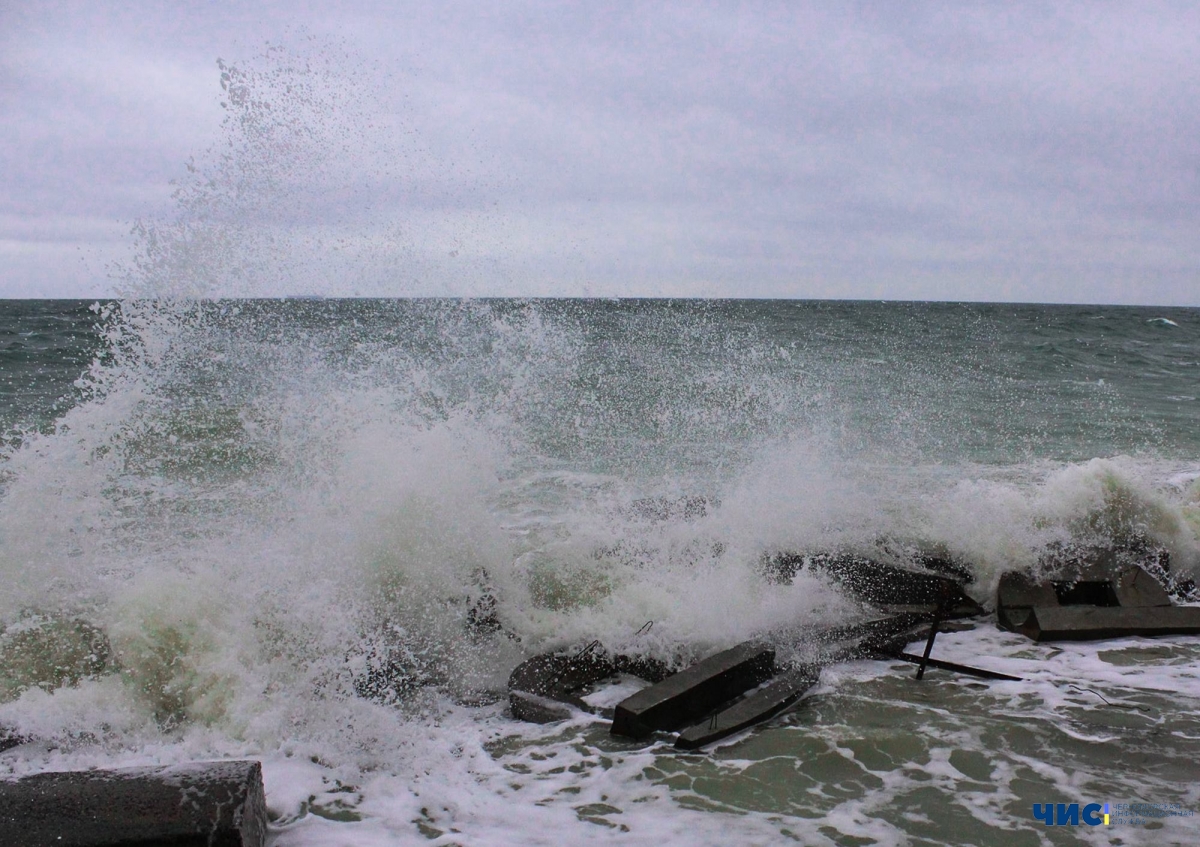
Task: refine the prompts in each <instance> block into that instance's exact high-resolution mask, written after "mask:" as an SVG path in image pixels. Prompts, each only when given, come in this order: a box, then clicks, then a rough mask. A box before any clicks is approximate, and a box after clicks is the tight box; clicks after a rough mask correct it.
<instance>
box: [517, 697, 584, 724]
mask: <svg viewBox="0 0 1200 847" xmlns="http://www.w3.org/2000/svg"><path fill="white" fill-rule="evenodd" d="M508 705H509V708H510V709H512V713H513V717H514V718H516V719H517V720H521V721H528V722H529V723H554V722H555V721H565V720H569V719H570V718H571V717H572V716H573V715H574V713H575V709H574V708H572V707H571V706H570V705H569V704H567V703H564V702H562V701H561V700H554V699H551V698H550V697H543V696H541V695H539V694H531V693H530V692H528V691H521V690H513V691H510V692H509V693H508Z"/></svg>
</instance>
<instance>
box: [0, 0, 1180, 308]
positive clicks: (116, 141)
mask: <svg viewBox="0 0 1200 847" xmlns="http://www.w3.org/2000/svg"><path fill="white" fill-rule="evenodd" d="M268 44H273V45H280V46H281V47H282V48H283V49H277V50H274V51H270V50H268ZM218 59H220V60H223V62H224V63H225V66H226V73H229V68H233V69H234V70H233V72H232V74H231V75H230V76H229V77H228V78H227V79H226V90H223V89H222V84H221V79H222V77H221V72H222V71H221V68H220V67H218ZM222 103H224V106H222ZM0 114H2V115H3V118H2V119H0V177H2V185H3V191H2V194H0V296H7V297H43V296H81V297H90V296H99V295H105V294H109V293H112V292H114V291H116V290H117V289H118V287H119V286H122V285H125V286H129V285H131V284H132V285H134V286H140V288H138V290H151V291H159V292H164V293H165V292H168V291H169V292H171V293H179V292H182V293H196V294H221V293H227V294H263V295H273V294H281V293H324V294H331V295H333V294H384V295H407V294H424V293H439V294H463V295H585V294H586V295H603V296H756V297H797V298H811V297H838V298H886V299H938V300H1010V301H1028V302H1051V301H1053V302H1094V303H1147V304H1164V305H1165V304H1178V305H1200V172H1198V169H1200V7H1198V6H1197V4H1194V3H1182V2H1181V3H1154V2H1146V0H1139V2H1137V3H1127V2H1113V3H1107V2H1088V3H1077V4H1073V3H1067V2H1053V3H1046V2H1041V3H1028V4H1026V3H1018V2H1011V0H997V2H980V3H969V2H953V3H897V2H894V0H883V2H862V3H852V2H845V3H834V2H828V3H800V2H792V3H782V4H769V3H743V4H734V3H728V4H726V3H700V2H689V3H666V2H663V3H633V2H630V3H619V4H615V3H598V2H586V3H585V2H579V3H561V4H552V3H521V2H513V3H450V2H444V1H443V0H439V1H438V2H418V3H353V2H344V3H311V4H304V3H295V2H289V3H279V4H273V3H253V4H247V3H237V2H222V3H212V2H203V3H201V2H193V3H187V2H169V3H167V2H163V3H138V2H122V3H107V4H106V3H97V2H95V0H92V2H86V3H73V2H66V3H51V2H36V0H35V2H23V3H15V2H10V3H0ZM189 162H191V170H189V168H188V163H189ZM172 181H174V183H175V185H174V186H173V185H172ZM177 188H182V189H183V194H182V196H180V197H175V198H173V197H172V192H173V191H174V190H175V189H177ZM137 221H142V222H143V223H144V224H145V225H146V228H147V229H146V230H145V231H144V232H143V234H142V235H140V236H139V235H137V234H135V233H131V227H132V226H133V224H134V223H135V222H137ZM154 238H156V239H157V241H154V243H153V245H151V243H150V240H151V239H154ZM122 276H123V277H124V279H125V281H124V282H122V281H121V277H122ZM131 281H132V282H131Z"/></svg>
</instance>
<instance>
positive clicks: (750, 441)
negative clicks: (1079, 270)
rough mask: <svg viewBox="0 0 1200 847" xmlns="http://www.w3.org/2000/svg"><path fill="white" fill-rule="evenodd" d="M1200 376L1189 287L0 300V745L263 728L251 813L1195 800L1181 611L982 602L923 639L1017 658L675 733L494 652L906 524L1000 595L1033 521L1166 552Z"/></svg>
mask: <svg viewBox="0 0 1200 847" xmlns="http://www.w3.org/2000/svg"><path fill="white" fill-rule="evenodd" d="M1198 398H1200V310H1195V309H1175V308H1130V307H1110V306H1037V305H1021V306H1018V305H978V304H969V305H968V304H934V303H873V302H871V303H867V302H782V301H686V300H673V301H672V300H621V301H609V300H533V301H530V300H314V299H296V300H216V301H193V300H178V301H168V300H140V301H134V300H129V301H124V302H106V303H94V304H93V303H90V302H74V301H36V302H35V301H4V302H0V424H2V426H3V447H2V452H0V628H2V629H3V632H2V634H0V727H6V728H7V729H8V730H10V731H11V732H13V733H15V734H17V735H20V736H21V737H24V738H28V739H32V740H30V741H29V742H28V743H25V744H22V745H20V746H16V747H13V748H12V749H9V750H7V751H5V752H3V753H0V774H4V775H20V774H26V773H32V772H36V771H41V770H47V769H65V768H79V767H90V766H112V765H134V764H146V763H168V762H178V761H186V760H194V759H205V758H220V757H242V756H248V757H255V758H259V759H261V760H262V761H263V763H264V772H265V781H266V788H267V800H268V804H269V806H270V809H271V814H272V817H273V819H274V824H273V826H274V828H273V833H274V835H273V838H274V842H273V843H274V844H276V845H280V847H283V845H296V847H301V845H391V844H409V843H414V844H419V843H431V844H497V845H503V844H520V845H529V844H562V843H576V842H580V843H585V842H598V843H607V842H609V841H612V842H620V843H623V844H627V843H628V844H661V843H688V844H714V845H715V844H722V845H724V844H730V843H738V844H775V843H790V842H795V843H800V844H812V845H819V844H822V845H823V844H828V845H835V844H836V845H867V844H880V845H893V844H896V845H899V844H904V845H910V844H911V845H959V844H996V845H1012V844H1029V845H1039V844H1131V845H1132V844H1146V845H1151V844H1153V845H1162V844H1194V843H1196V842H1197V839H1198V838H1200V819H1198V818H1197V817H1196V815H1197V814H1200V781H1198V780H1197V771H1196V764H1195V763H1196V761H1197V760H1198V759H1200V638H1189V637H1177V638H1164V639H1156V640H1149V639H1124V640H1118V641H1108V642H1097V643H1081V644H1058V645H1037V644H1034V643H1032V642H1029V641H1027V640H1026V639H1024V638H1023V637H1021V636H1018V635H1015V634H1012V633H1006V632H1002V631H1000V630H998V629H997V628H996V627H995V625H994V622H993V619H992V618H987V619H982V620H981V621H980V622H978V624H977V625H976V626H975V628H974V629H971V630H968V631H964V632H958V633H949V634H945V635H943V636H941V637H940V638H939V640H938V642H937V646H936V648H935V656H939V657H941V658H945V659H949V660H952V661H959V662H964V663H967V664H974V665H978V666H982V667H987V668H991V669H993V670H999V671H1004V672H1008V673H1012V674H1015V675H1018V676H1021V677H1024V681H1023V682H1019V683H1016V682H986V683H985V682H981V681H979V680H975V679H971V678H967V677H959V676H955V675H952V674H949V673H946V672H940V671H931V672H930V673H929V674H928V675H927V676H926V677H925V679H924V680H922V681H920V682H918V681H916V680H915V679H914V678H913V673H912V668H911V666H903V665H900V664H898V663H889V662H868V661H860V662H855V663H847V664H842V665H835V666H832V667H829V668H827V669H826V670H825V671H824V673H823V674H822V676H821V680H820V683H819V685H818V687H817V688H815V689H814V690H813V691H812V692H811V693H810V694H809V695H808V696H807V697H806V698H805V699H804V700H802V701H801V702H800V703H799V704H798V705H797V706H796V707H795V708H793V709H792V710H790V711H789V712H787V713H786V714H785V715H784V716H782V717H780V718H777V719H775V720H773V721H771V722H769V723H768V724H766V725H764V726H761V727H759V728H756V729H754V730H752V731H749V732H746V733H743V734H741V735H738V736H735V737H733V738H732V739H730V740H728V741H727V742H725V743H724V744H722V745H721V746H720V747H718V748H717V749H716V750H712V751H708V752H705V753H702V754H683V753H679V752H677V751H675V750H674V748H673V747H672V746H671V739H670V738H662V739H656V740H653V741H651V742H649V743H633V742H628V741H624V740H620V739H616V738H613V737H611V736H610V735H609V734H608V731H607V724H606V723H605V722H603V721H601V720H599V719H597V718H593V717H591V716H586V715H580V716H579V717H578V719H576V720H573V721H570V722H567V723H560V724H550V725H546V726H535V725H530V724H522V723H519V722H516V721H514V720H513V719H512V718H511V716H510V715H509V714H507V713H506V701H505V698H504V696H503V695H504V685H505V681H506V679H507V676H508V673H509V671H511V669H512V668H513V667H514V666H515V665H516V664H517V663H518V662H519V661H521V660H522V659H523V658H524V657H526V656H529V655H532V654H534V653H537V652H539V651H544V650H549V649H573V648H578V647H582V646H583V645H586V644H588V643H589V642H591V641H592V640H594V639H599V640H600V641H601V642H602V644H603V645H604V646H605V647H607V648H609V649H613V650H624V651H635V652H639V653H644V654H648V655H655V656H658V657H661V658H668V659H670V658H675V659H678V658H680V657H684V658H686V657H689V656H700V655H703V654H705V653H706V652H709V651H713V650H716V649H718V648H722V647H726V646H729V645H731V644H733V643H736V642H738V641H740V640H743V639H746V638H749V637H752V636H756V635H763V634H768V635H769V636H770V637H773V638H776V639H777V640H779V639H782V641H781V643H785V642H787V637H786V636H787V634H788V633H792V634H793V636H792V638H793V641H792V643H796V639H800V640H802V636H798V635H795V634H796V633H803V632H805V631H807V630H808V629H810V628H812V627H814V626H819V625H823V624H834V623H837V622H839V621H842V620H845V619H847V618H849V617H853V616H855V615H859V614H862V610H861V609H859V608H858V607H857V606H856V604H855V602H854V601H853V600H852V599H851V598H849V597H846V596H843V595H842V594H840V593H839V592H838V589H837V587H836V585H834V584H827V583H824V582H822V581H821V580H820V579H819V578H818V577H816V576H813V575H802V576H801V577H799V578H798V579H797V581H796V583H794V584H792V585H777V584H771V583H770V582H769V581H768V580H766V579H765V578H764V576H763V573H762V561H763V556H764V555H769V554H771V553H772V552H778V551H781V550H805V551H821V550H841V551H852V552H857V553H862V554H864V555H868V556H874V557H880V558H887V557H888V556H893V555H895V553H896V551H897V550H910V549H922V550H930V551H936V552H938V553H939V554H944V555H949V556H952V557H954V558H956V559H958V560H960V561H962V562H966V563H968V564H969V566H970V568H971V570H972V573H973V575H974V582H973V583H972V585H971V587H970V590H971V593H973V594H974V595H975V596H976V597H977V598H978V599H979V600H980V601H981V602H983V603H984V604H985V605H987V606H989V607H990V606H992V605H993V604H994V594H995V587H996V582H997V580H998V578H999V575H1000V574H1001V573H1002V572H1003V571H1005V570H1007V569H1010V568H1014V567H1024V566H1030V565H1033V564H1035V563H1036V562H1037V560H1038V559H1039V557H1040V556H1041V555H1042V553H1043V552H1044V551H1045V549H1046V548H1047V546H1048V545H1051V544H1054V543H1061V542H1071V541H1080V542H1084V543H1109V542H1114V541H1116V542H1119V541H1120V540H1122V539H1126V538H1129V537H1132V536H1148V537H1149V538H1151V539H1153V540H1154V541H1156V542H1157V543H1160V544H1162V545H1165V546H1166V547H1167V548H1168V549H1169V551H1170V553H1171V558H1172V564H1173V567H1174V568H1175V569H1176V570H1177V571H1179V572H1182V573H1191V574H1193V575H1195V574H1196V573H1197V571H1198V570H1200V541H1198V538H1200V482H1198V480H1200V428H1198V427H1197V426H1196V420H1197V414H1198V412H1200V399H1198ZM689 498H690V499H689ZM699 498H702V500H703V504H704V508H703V509H695V508H686V504H687V503H689V502H691V503H696V502H700V500H699ZM485 595H490V596H492V597H494V598H495V601H496V617H497V619H498V620H499V622H500V623H501V624H502V627H503V629H502V630H501V631H500V632H496V633H483V634H480V633H479V632H478V631H472V630H471V629H470V628H469V627H468V626H467V625H466V624H467V621H468V617H469V612H470V610H471V609H473V608H475V607H476V604H477V603H478V602H479V601H480V599H481V598H482V597H484V596H485ZM651 621H652V622H653V624H652V626H649V627H647V623H648V622H651ZM97 639H99V640H97ZM384 653H386V655H387V656H389V657H390V659H389V660H390V661H391V662H392V667H393V671H394V672H395V673H396V674H397V677H396V678H397V679H398V680H399V682H398V683H397V684H396V685H394V686H392V687H391V688H389V689H387V690H386V691H381V690H379V689H378V687H375V688H372V687H371V686H369V685H364V684H363V680H364V679H365V678H366V677H367V675H368V674H369V671H370V668H371V667H372V662H374V661H377V659H378V657H379V656H380V655H383V654H384ZM784 658H785V657H784ZM1092 802H1096V803H1109V804H1111V806H1112V808H1113V810H1114V812H1113V821H1112V823H1111V824H1110V825H1108V826H1104V825H1101V826H1094V827H1093V826H1086V825H1082V826H1046V825H1045V824H1044V823H1042V822H1041V821H1040V820H1038V819H1036V818H1035V817H1034V816H1033V813H1032V804H1034V803H1055V804H1057V803H1079V804H1080V805H1081V807H1082V806H1083V805H1085V804H1087V803H1092ZM1139 803H1140V804H1158V805H1156V806H1154V807H1153V808H1154V809H1156V810H1159V811H1162V810H1163V809H1166V810H1168V811H1174V812H1176V813H1175V814H1165V815H1160V814H1159V811H1155V812H1153V813H1151V814H1150V815H1149V816H1146V815H1143V816H1141V817H1139V818H1137V819H1136V820H1134V819H1131V818H1128V817H1127V818H1125V819H1121V818H1119V817H1118V816H1117V814H1116V811H1117V809H1118V808H1120V804H1124V805H1125V806H1126V807H1131V806H1132V804H1139ZM1144 808H1147V807H1143V809H1144ZM1188 813H1190V815H1189V814H1188Z"/></svg>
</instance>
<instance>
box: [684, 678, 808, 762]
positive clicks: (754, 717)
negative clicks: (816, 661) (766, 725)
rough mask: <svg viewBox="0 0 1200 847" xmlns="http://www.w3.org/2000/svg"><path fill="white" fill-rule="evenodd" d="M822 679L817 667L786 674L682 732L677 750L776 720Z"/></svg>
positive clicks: (700, 745) (698, 746)
mask: <svg viewBox="0 0 1200 847" xmlns="http://www.w3.org/2000/svg"><path fill="white" fill-rule="evenodd" d="M820 676H821V669H820V668H819V667H817V666H816V665H805V666H802V667H799V668H796V669H794V670H790V671H785V672H784V673H781V674H779V675H778V676H776V677H775V678H774V679H772V680H771V681H770V682H769V683H767V684H766V685H764V686H762V687H761V688H758V689H756V690H755V691H752V692H751V693H749V694H747V695H746V697H744V698H743V699H741V700H738V701H737V702H736V703H734V704H733V705H732V706H730V707H729V708H728V709H724V710H722V711H720V712H717V713H716V714H715V715H713V716H712V717H710V718H706V719H704V720H702V721H700V722H699V723H697V724H695V725H693V726H689V727H688V728H687V729H685V730H683V732H681V733H679V738H677V739H676V740H675V746H676V747H677V748H679V749H680V750H696V749H698V748H700V747H703V746H704V745H706V744H712V743H713V742H715V741H720V740H721V739H722V738H725V737H727V736H730V735H733V734H734V733H735V732H741V731H742V730H743V729H748V728H750V727H752V726H754V725H755V724H756V723H761V722H762V721H765V720H767V719H768V718H771V717H774V716H775V715H777V714H779V713H780V712H782V711H783V710H784V709H786V708H787V707H788V706H791V705H792V704H793V703H795V702H796V701H797V700H799V699H800V698H801V697H802V696H803V695H804V693H805V692H806V691H808V689H810V688H812V687H813V686H814V685H815V684H816V682H817V680H818V679H819V678H820Z"/></svg>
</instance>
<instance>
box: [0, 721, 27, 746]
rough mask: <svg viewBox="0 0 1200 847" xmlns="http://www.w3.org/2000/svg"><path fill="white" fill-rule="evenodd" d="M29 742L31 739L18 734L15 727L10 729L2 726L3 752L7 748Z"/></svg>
mask: <svg viewBox="0 0 1200 847" xmlns="http://www.w3.org/2000/svg"><path fill="white" fill-rule="evenodd" d="M28 742H29V739H28V738H24V737H23V736H21V735H18V734H17V731H16V730H15V729H9V728H8V727H6V726H0V753H3V752H4V751H5V750H11V749H12V748H13V747H19V746H21V745H22V744H26V743H28Z"/></svg>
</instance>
